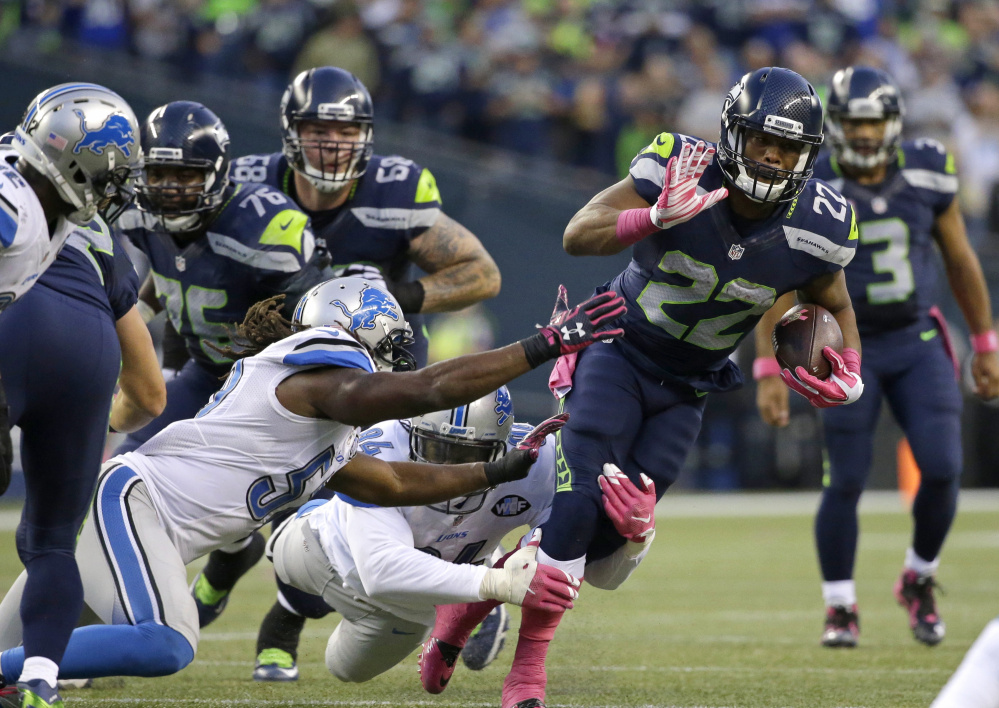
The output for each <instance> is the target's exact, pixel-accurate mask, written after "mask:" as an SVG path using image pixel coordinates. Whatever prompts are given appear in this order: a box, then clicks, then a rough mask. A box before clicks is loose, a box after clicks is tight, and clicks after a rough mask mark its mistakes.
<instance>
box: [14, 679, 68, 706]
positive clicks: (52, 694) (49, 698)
mask: <svg viewBox="0 0 999 708" xmlns="http://www.w3.org/2000/svg"><path fill="white" fill-rule="evenodd" d="M17 689H18V690H19V691H20V692H21V708H65V704H64V703H63V701H62V696H60V695H59V691H57V690H56V689H54V688H52V687H51V686H49V685H48V684H47V683H45V681H43V680H42V679H32V680H31V681H26V682H21V681H18V682H17Z"/></svg>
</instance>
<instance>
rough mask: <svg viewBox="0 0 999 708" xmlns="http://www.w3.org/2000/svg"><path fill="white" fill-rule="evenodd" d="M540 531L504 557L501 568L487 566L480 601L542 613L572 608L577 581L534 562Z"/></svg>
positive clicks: (575, 595)
mask: <svg viewBox="0 0 999 708" xmlns="http://www.w3.org/2000/svg"><path fill="white" fill-rule="evenodd" d="M540 545H541V530H540V529H538V530H536V531H535V532H534V537H533V538H532V539H531V542H530V543H528V544H527V545H526V546H524V547H523V548H521V549H520V550H519V551H517V552H516V553H514V554H513V555H512V556H510V557H509V558H507V559H506V563H505V564H504V565H503V567H502V568H490V569H489V570H487V571H486V574H485V577H483V578H482V584H481V585H480V586H479V595H480V596H481V597H482V599H483V600H499V601H501V602H510V603H513V604H514V605H520V606H522V607H531V608H535V609H539V610H544V611H545V612H564V611H565V610H571V609H572V601H573V600H574V599H576V598H577V597H579V592H578V590H577V588H579V580H577V579H576V578H574V577H573V576H571V575H569V574H568V573H566V572H565V571H564V570H559V569H557V568H553V567H551V566H548V565H542V564H540V563H538V561H537V555H538V547H539V546H540Z"/></svg>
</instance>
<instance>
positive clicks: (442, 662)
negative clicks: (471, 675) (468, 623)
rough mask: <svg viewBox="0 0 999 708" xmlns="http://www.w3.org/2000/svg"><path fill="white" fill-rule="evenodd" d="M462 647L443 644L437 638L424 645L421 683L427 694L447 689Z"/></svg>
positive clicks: (421, 656) (421, 652) (421, 654)
mask: <svg viewBox="0 0 999 708" xmlns="http://www.w3.org/2000/svg"><path fill="white" fill-rule="evenodd" d="M460 653H461V647H456V646H455V645H454V644H448V643H447V642H442V641H441V640H440V639H438V638H437V637H431V638H430V639H428V640H427V641H425V642H424V643H423V649H421V650H420V663H419V666H418V668H417V671H419V672H420V683H421V684H423V690H425V691H426V692H427V693H441V692H443V691H444V689H445V688H447V684H448V682H449V681H450V680H451V675H452V674H453V673H454V668H455V665H456V664H457V662H458V655H459V654H460Z"/></svg>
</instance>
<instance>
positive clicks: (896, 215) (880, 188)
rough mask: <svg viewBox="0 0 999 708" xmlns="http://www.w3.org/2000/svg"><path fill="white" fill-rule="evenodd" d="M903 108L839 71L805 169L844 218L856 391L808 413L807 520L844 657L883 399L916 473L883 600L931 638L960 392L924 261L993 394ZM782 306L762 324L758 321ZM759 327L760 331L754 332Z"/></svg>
mask: <svg viewBox="0 0 999 708" xmlns="http://www.w3.org/2000/svg"><path fill="white" fill-rule="evenodd" d="M902 115H903V106H902V99H901V96H900V95H899V90H898V87H897V86H896V85H895V82H894V81H893V80H892V79H891V77H890V76H888V75H887V74H886V73H885V72H883V71H881V70H879V69H872V68H868V67H860V66H858V67H851V68H848V69H843V70H841V71H839V72H837V73H836V75H835V76H834V77H833V80H832V85H831V87H830V91H829V105H828V117H827V120H826V129H827V134H828V136H829V141H830V143H831V144H832V152H831V154H829V155H826V156H824V157H823V158H822V159H820V160H819V162H818V163H817V165H816V168H815V173H816V175H817V176H820V177H822V178H824V179H826V180H828V181H829V183H830V184H832V185H833V186H834V187H836V188H837V189H839V190H840V191H841V192H842V194H843V195H844V196H845V197H846V198H847V199H848V200H849V201H850V203H851V204H853V206H854V208H855V209H856V211H857V221H858V226H859V234H860V238H859V242H858V245H857V257H856V258H855V259H854V260H853V263H852V264H851V265H850V267H849V268H848V269H847V270H846V282H847V287H848V288H849V291H850V297H851V298H852V300H853V304H854V308H855V310H856V313H857V326H858V328H859V330H860V333H861V335H863V337H864V353H865V354H866V356H865V357H864V367H863V376H864V381H865V382H866V384H867V393H866V395H865V396H864V398H863V401H862V402H861V403H860V404H859V405H856V406H851V407H850V408H844V409H835V408H831V409H828V410H824V411H823V412H822V418H823V423H824V429H825V439H826V450H827V452H828V455H829V463H830V468H829V476H828V477H827V478H826V480H825V488H824V490H823V493H822V503H821V505H820V506H819V511H818V515H817V517H816V519H815V540H816V545H817V547H818V554H819V565H820V566H821V570H822V578H823V583H822V595H823V598H824V600H825V603H826V624H825V628H824V631H823V634H822V644H824V645H825V646H829V647H844V646H845V647H852V646H855V645H856V644H857V638H858V635H859V622H858V616H857V597H856V589H855V585H854V580H853V566H854V559H855V556H856V550H857V536H858V527H857V503H858V502H859V500H860V495H861V492H862V491H863V489H864V484H865V482H866V480H867V475H868V473H869V472H870V467H871V455H872V450H873V442H874V429H875V427H876V424H877V419H878V415H879V413H880V411H881V402H882V399H885V400H887V402H888V405H889V406H890V408H891V411H892V413H893V414H894V416H895V419H896V420H897V421H898V423H899V425H900V426H901V427H902V429H903V430H904V431H905V433H906V435H907V437H908V439H909V443H910V445H911V446H912V452H913V454H914V455H915V458H916V462H917V463H918V465H919V468H920V470H921V472H922V479H921V482H920V487H919V491H918V493H917V494H916V498H915V500H914V502H913V505H912V516H913V520H914V531H913V537H912V545H911V546H910V547H909V549H908V550H907V552H906V556H905V562H904V566H903V571H902V575H901V577H900V578H899V581H898V583H897V584H896V586H895V596H896V598H897V599H898V602H899V603H900V604H901V605H902V606H903V607H904V608H905V609H906V611H907V613H908V616H909V623H910V626H911V628H912V631H913V633H914V635H915V638H916V639H917V640H919V641H920V642H923V643H924V644H928V645H930V646H932V645H934V644H937V643H938V642H940V640H942V639H943V637H944V623H943V621H941V619H940V615H939V613H938V612H937V608H936V603H935V601H934V596H933V587H934V584H935V579H934V578H935V574H936V570H937V566H938V564H939V554H940V549H941V547H942V546H943V543H944V540H945V539H946V537H947V532H948V530H949V529H950V526H951V522H952V521H953V519H954V513H955V511H956V508H957V494H958V486H959V477H960V472H961V465H962V455H961V430H960V422H961V394H960V391H959V389H958V385H957V382H956V380H955V379H956V377H955V373H956V366H955V364H954V363H953V354H952V351H951V349H950V345H949V341H948V338H947V331H946V328H945V323H944V321H943V318H942V316H941V315H940V312H939V310H938V309H937V308H936V307H935V306H934V301H935V299H936V297H937V293H936V285H937V283H936V281H937V270H936V267H937V266H936V257H935V256H934V250H935V248H934V245H936V246H938V247H939V249H940V253H941V255H942V256H943V259H944V264H945V267H946V272H947V278H948V281H949V282H950V287H951V290H952V291H953V293H954V296H955V298H956V299H957V302H958V305H959V306H960V307H961V310H962V312H963V313H964V318H965V320H966V321H967V323H968V327H969V328H970V330H971V333H972V336H971V343H972V348H973V349H974V358H973V360H972V373H973V375H974V380H975V393H976V394H977V395H978V396H979V397H981V398H983V399H989V398H994V397H995V396H996V395H999V357H997V355H996V349H997V340H996V333H995V332H994V331H993V329H992V327H993V324H992V310H991V306H990V304H989V297H988V290H987V289H986V286H985V279H984V277H983V275H982V269H981V266H980V264H979V262H978V257H977V256H976V255H975V252H974V250H973V249H972V248H971V246H970V244H969V243H968V239H967V236H966V234H965V228H964V221H963V219H962V218H961V211H960V208H959V205H958V200H957V197H956V193H957V187H958V181H957V175H956V173H955V169H954V160H953V158H952V157H951V156H950V155H949V154H948V153H947V151H946V150H945V149H944V147H943V146H942V145H940V144H939V143H937V142H936V141H934V140H915V141H911V142H910V141H907V142H902V141H901V131H902ZM790 304H791V303H790V302H783V303H780V304H779V305H778V306H777V307H775V308H774V310H773V312H772V313H770V314H768V316H767V318H766V322H767V323H769V324H770V325H772V324H773V323H774V322H775V321H776V318H777V317H779V315H780V313H782V312H783V311H784V310H785V309H786V307H787V306H790ZM764 330H765V331H764ZM769 331H770V330H769V329H766V328H765V327H761V328H760V330H759V332H758V335H757V339H756V344H757V355H758V357H759V359H758V360H757V361H758V364H757V367H758V368H757V371H758V373H759V374H760V375H761V376H762V377H763V378H761V380H760V381H759V388H758V391H757V402H758V405H759V408H760V411H761V414H762V416H763V418H764V420H766V421H767V422H768V423H770V424H772V425H786V424H787V421H788V401H787V392H786V390H785V389H784V387H783V386H780V385H778V384H777V383H775V381H776V379H775V378H774V377H773V374H774V373H775V372H776V371H777V370H778V367H777V365H776V361H775V360H774V359H773V353H772V350H771V349H770V344H769V340H768V338H767V336H766V335H767V333H768V332H769Z"/></svg>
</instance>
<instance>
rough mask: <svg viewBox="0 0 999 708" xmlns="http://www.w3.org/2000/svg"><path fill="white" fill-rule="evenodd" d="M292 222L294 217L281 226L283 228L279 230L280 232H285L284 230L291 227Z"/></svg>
mask: <svg viewBox="0 0 999 708" xmlns="http://www.w3.org/2000/svg"><path fill="white" fill-rule="evenodd" d="M294 220H295V217H294V216H293V217H291V218H290V219H288V221H287V223H285V224H284V225H283V226H282V227H281V230H282V231H285V230H286V229H287V228H288V227H289V226H291V222H293V221H294Z"/></svg>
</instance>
